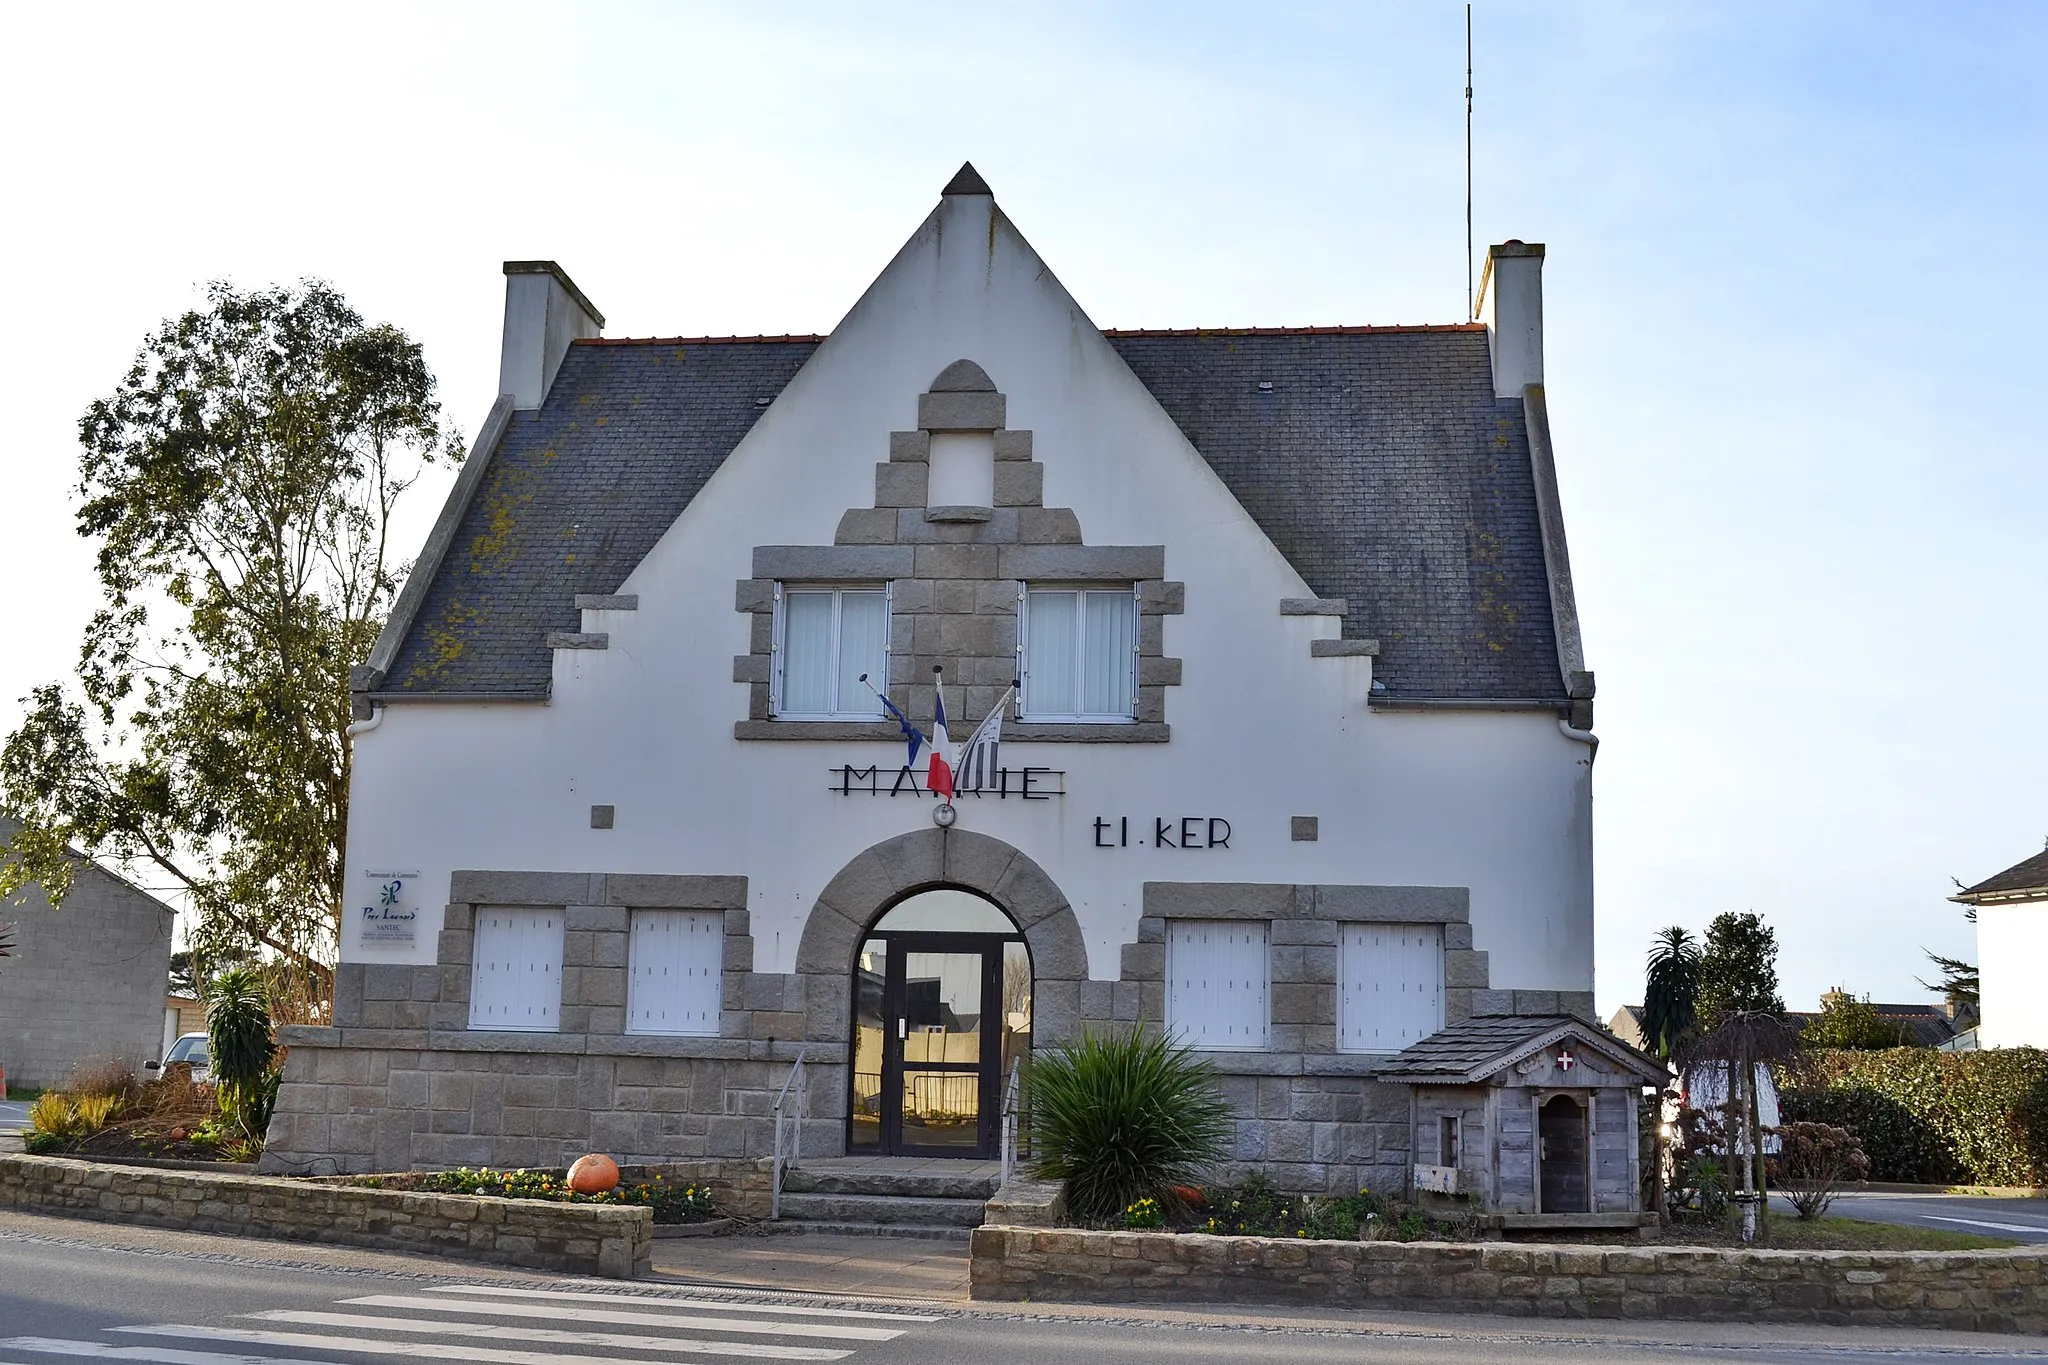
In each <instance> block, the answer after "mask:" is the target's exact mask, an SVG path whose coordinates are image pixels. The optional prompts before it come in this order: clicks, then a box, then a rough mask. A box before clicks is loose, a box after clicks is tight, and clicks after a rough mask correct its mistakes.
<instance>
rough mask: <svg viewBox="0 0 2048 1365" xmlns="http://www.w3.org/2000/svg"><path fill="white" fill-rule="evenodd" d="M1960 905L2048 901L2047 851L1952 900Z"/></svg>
mask: <svg viewBox="0 0 2048 1365" xmlns="http://www.w3.org/2000/svg"><path fill="white" fill-rule="evenodd" d="M1949 899H1950V900H1952V901H1955V902H1957V903H1958V904H1961V905H1997V904H1999V903H2000V902H2003V901H2033V900H2048V849H2043V850H2042V851H2041V852H2039V853H2036V854H2035V855H2034V856H2033V857H2031V858H2028V859H2026V860H2025V861H2024V862H2017V863H2014V864H2013V865H2012V866H2011V867H2008V868H2007V869H2005V871H2003V872H2000V873H1998V874H1996V875H1995V876H1990V877H1986V878H1985V879H1984V880H1983V881H1981V882H1978V883H1977V884H1976V885H1975V886H1972V887H1970V888H1968V889H1967V890H1963V891H1959V892H1957V893H1956V894H1955V895H1953V896H1950V897H1949Z"/></svg>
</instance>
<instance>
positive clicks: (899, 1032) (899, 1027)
mask: <svg viewBox="0 0 2048 1365" xmlns="http://www.w3.org/2000/svg"><path fill="white" fill-rule="evenodd" d="M908 1024H909V1021H908V1020H905V1019H898V1020H897V1021H896V1041H897V1042H899V1043H900V1042H902V1041H903V1040H904V1039H905V1038H907V1037H909V1036H910V1034H909V1031H908Z"/></svg>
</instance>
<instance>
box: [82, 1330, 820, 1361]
mask: <svg viewBox="0 0 2048 1365" xmlns="http://www.w3.org/2000/svg"><path fill="white" fill-rule="evenodd" d="M113 1330H114V1331H116V1332H141V1333H148V1334H152V1335H156V1336H165V1337H187V1338H192V1339H196V1340H199V1341H246V1342H250V1343H253V1344H255V1345H258V1346H303V1347H306V1348H307V1349H309V1350H314V1351H355V1352H359V1353H361V1354H364V1355H378V1356H409V1357H411V1358H413V1359H415V1360H472V1361H482V1362H484V1363H485V1365H619V1357H617V1356H588V1355H576V1354H573V1353H570V1352H566V1351H565V1352H555V1351H504V1350H493V1349H491V1348H490V1347H486V1346H471V1345H468V1344H466V1343H464V1344H453V1343H449V1344H444V1343H442V1342H438V1341H365V1340H363V1339H361V1338H359V1337H330V1336H321V1335H319V1334H318V1333H313V1332H259V1331H255V1330H253V1329H250V1328H245V1327H178V1326H172V1325H170V1324H165V1325H163V1326H160V1327H116V1328H114V1329H113ZM849 1354H850V1353H849ZM139 1358H140V1359H158V1358H159V1357H139ZM215 1359H219V1360H227V1359H233V1360H235V1361H238V1362H239V1361H250V1362H252V1365H280V1362H277V1361H274V1360H271V1359H269V1358H266V1357H262V1356H235V1357H225V1356H223V1357H208V1358H207V1359H206V1360H205V1361H195V1362H193V1365H212V1362H213V1361H214V1360H215ZM290 1365H302V1363H301V1362H291V1363H290ZM303 1365H311V1363H310V1362H304V1363H303Z"/></svg>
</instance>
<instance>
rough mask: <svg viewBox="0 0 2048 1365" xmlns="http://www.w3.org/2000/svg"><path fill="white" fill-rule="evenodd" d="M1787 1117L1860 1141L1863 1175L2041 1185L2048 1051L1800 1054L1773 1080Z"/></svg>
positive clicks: (2047, 1142) (2047, 1170)
mask: <svg viewBox="0 0 2048 1365" xmlns="http://www.w3.org/2000/svg"><path fill="white" fill-rule="evenodd" d="M1779 1088H1780V1097H1779V1098H1780V1107H1781V1112H1782V1115H1783V1118H1784V1121H1785V1122H1787V1123H1794V1122H1800V1121H1810V1122H1819V1123H1833V1124H1838V1125H1840V1126H1841V1127H1844V1128H1847V1129H1849V1130H1850V1131H1851V1132H1853V1133H1855V1134H1856V1135H1857V1136H1858V1137H1860V1138H1862V1139H1863V1149H1864V1151H1865V1152H1866V1153H1867V1154H1868V1155H1869V1157H1870V1178H1871V1179H1872V1180H1901V1181H1915V1182H1923V1183H1929V1184H1952V1183H1961V1182H1969V1183H1973V1184H1980V1185H2048V1053H2044V1052H2042V1051H2040V1050H2039V1049H2037V1048H2030V1047H2020V1048H1999V1049H1996V1050H1993V1051H1990V1052H1936V1051H1934V1050H1932V1049H1931V1048H1917V1047H1903V1048H1891V1049H1888V1050H1886V1051H1882V1052H1847V1051H1827V1052H1819V1053H1809V1054H1808V1055H1807V1056H1806V1057H1805V1058H1804V1059H1803V1060H1802V1061H1801V1062H1800V1063H1798V1064H1796V1066H1795V1067H1794V1068H1792V1069H1791V1070H1790V1071H1789V1072H1788V1073H1787V1074H1785V1075H1783V1076H1781V1077H1780V1079H1779Z"/></svg>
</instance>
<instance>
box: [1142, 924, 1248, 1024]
mask: <svg viewBox="0 0 2048 1365" xmlns="http://www.w3.org/2000/svg"><path fill="white" fill-rule="evenodd" d="M1266 941H1267V929H1266V922H1265V921H1264V920H1239V919H1171V920H1168V921H1167V922H1166V1027H1167V1031H1168V1032H1170V1033H1171V1034H1173V1036H1174V1037H1175V1038H1177V1039H1179V1040H1180V1041H1181V1042H1183V1043H1186V1044H1187V1045H1188V1046H1190V1047H1198V1048H1227V1049H1235V1050H1239V1051H1251V1050H1255V1049H1258V1048H1263V1047H1265V1046H1266V1032H1267V1029H1266V1025H1267V1020H1268V1018H1269V1013H1270V1012H1269V1011H1268V1010H1267V1008H1266V997H1267V994H1268V981H1269V978H1270V975H1271V973H1270V972H1269V970H1268V963H1267V951H1266Z"/></svg>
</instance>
